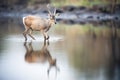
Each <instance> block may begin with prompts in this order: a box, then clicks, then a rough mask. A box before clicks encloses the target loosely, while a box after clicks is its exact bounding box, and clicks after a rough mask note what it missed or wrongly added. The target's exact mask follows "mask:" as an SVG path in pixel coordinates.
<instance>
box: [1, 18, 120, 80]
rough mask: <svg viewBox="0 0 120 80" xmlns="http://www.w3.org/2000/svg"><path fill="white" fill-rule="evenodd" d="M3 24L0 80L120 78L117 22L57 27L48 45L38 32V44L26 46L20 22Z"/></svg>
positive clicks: (105, 79) (59, 25)
mask: <svg viewBox="0 0 120 80" xmlns="http://www.w3.org/2000/svg"><path fill="white" fill-rule="evenodd" d="M63 22H64V21H63ZM0 25H1V27H0V80H40V79H41V80H49V79H51V78H52V79H51V80H119V79H120V29H119V24H118V23H115V22H114V21H109V22H104V23H101V22H100V23H99V22H94V23H93V24H89V23H86V24H64V23H60V24H57V25H54V26H53V27H52V28H51V29H50V31H49V36H50V40H49V41H50V44H49V45H48V43H47V42H46V41H45V42H44V41H43V40H42V38H43V37H41V36H42V35H40V33H37V32H35V33H34V34H33V35H35V37H36V40H35V41H32V42H26V43H24V37H23V35H22V32H23V31H24V27H23V24H22V22H21V19H17V20H16V19H7V18H6V19H0ZM61 36H62V39H61ZM54 57H55V58H56V59H57V60H56V59H55V58H54ZM57 65H58V67H57ZM59 68H60V72H59ZM54 74H55V75H56V76H57V77H56V78H55V79H54V77H55V76H54ZM48 75H49V79H48Z"/></svg>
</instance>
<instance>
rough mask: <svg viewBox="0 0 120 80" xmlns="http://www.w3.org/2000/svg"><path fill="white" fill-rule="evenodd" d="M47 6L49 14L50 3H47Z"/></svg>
mask: <svg viewBox="0 0 120 80" xmlns="http://www.w3.org/2000/svg"><path fill="white" fill-rule="evenodd" d="M47 8H48V12H49V14H51V12H50V10H49V9H50V5H49V4H48V5H47Z"/></svg>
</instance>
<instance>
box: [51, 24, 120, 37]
mask: <svg viewBox="0 0 120 80" xmlns="http://www.w3.org/2000/svg"><path fill="white" fill-rule="evenodd" d="M52 29H53V30H51V31H54V32H52V33H53V34H54V33H55V34H62V35H66V36H80V35H95V36H96V37H111V28H110V27H106V26H101V25H99V26H97V27H94V26H93V25H92V24H85V25H78V24H75V25H66V24H60V25H59V24H57V25H55V27H54V28H52ZM119 34H120V30H119V29H117V35H118V37H120V35H119Z"/></svg>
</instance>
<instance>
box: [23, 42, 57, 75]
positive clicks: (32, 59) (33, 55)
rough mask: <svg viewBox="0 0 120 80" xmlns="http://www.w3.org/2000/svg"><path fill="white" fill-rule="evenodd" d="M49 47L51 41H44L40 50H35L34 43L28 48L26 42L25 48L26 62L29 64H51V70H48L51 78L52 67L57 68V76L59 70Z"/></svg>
mask: <svg viewBox="0 0 120 80" xmlns="http://www.w3.org/2000/svg"><path fill="white" fill-rule="evenodd" d="M48 45H49V41H48V42H47V41H46V40H44V44H43V46H42V48H41V49H40V50H34V49H33V46H32V42H30V43H29V46H27V43H26V42H24V47H25V49H26V53H25V61H27V62H28V63H45V62H46V61H47V62H48V63H49V68H48V70H47V72H48V76H49V71H50V70H51V68H52V67H55V69H56V74H57V71H59V68H58V66H57V64H56V59H53V58H52V56H51V54H50V52H49V50H48V49H47V47H48Z"/></svg>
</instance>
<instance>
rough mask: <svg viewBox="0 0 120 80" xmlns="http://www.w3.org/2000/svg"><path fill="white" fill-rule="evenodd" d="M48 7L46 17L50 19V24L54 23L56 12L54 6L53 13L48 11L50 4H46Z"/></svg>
mask: <svg viewBox="0 0 120 80" xmlns="http://www.w3.org/2000/svg"><path fill="white" fill-rule="evenodd" d="M47 8H48V12H49V13H48V19H49V20H50V23H51V24H56V16H58V14H57V13H56V8H54V11H53V13H52V12H51V11H50V6H49V4H48V5H47Z"/></svg>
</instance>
